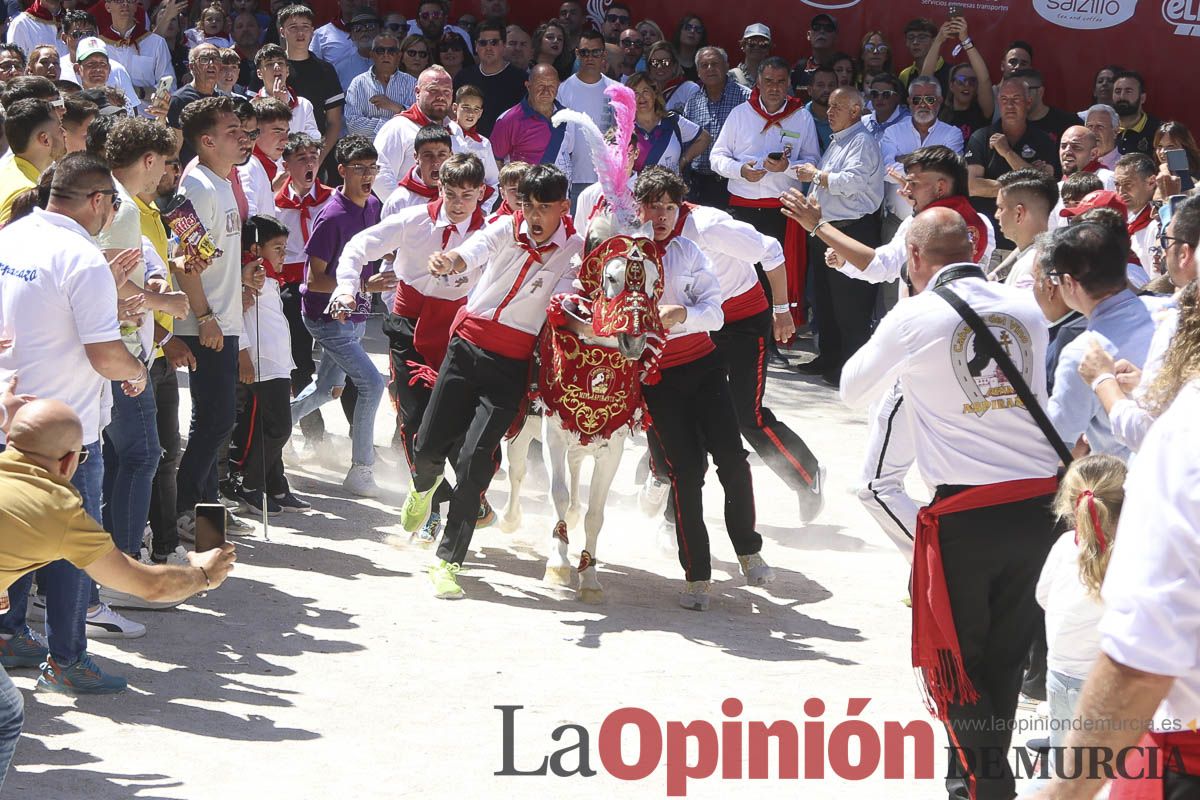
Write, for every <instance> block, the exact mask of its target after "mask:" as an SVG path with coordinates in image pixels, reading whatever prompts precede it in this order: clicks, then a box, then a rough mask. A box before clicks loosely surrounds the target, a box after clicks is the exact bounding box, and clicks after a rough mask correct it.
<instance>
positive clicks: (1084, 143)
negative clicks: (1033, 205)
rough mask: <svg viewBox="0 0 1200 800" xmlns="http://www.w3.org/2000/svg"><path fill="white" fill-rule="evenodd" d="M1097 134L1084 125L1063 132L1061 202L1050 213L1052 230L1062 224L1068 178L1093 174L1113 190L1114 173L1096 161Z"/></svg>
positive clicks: (1059, 187)
mask: <svg viewBox="0 0 1200 800" xmlns="http://www.w3.org/2000/svg"><path fill="white" fill-rule="evenodd" d="M1098 149H1099V148H1098V147H1097V146H1096V134H1094V133H1092V132H1091V131H1090V130H1088V129H1087V128H1085V127H1083V126H1082V125H1072V126H1071V127H1069V128H1067V129H1066V130H1065V131H1063V134H1062V138H1061V139H1060V140H1059V142H1058V163H1059V165H1060V166H1061V167H1062V180H1061V181H1059V182H1058V190H1059V201H1058V203H1057V204H1056V205H1055V206H1054V209H1053V210H1052V211H1051V212H1050V229H1051V230H1053V229H1054V228H1057V227H1058V226H1059V225H1060V224H1062V222H1061V217H1060V216H1059V213H1058V212H1060V211H1062V209H1063V201H1062V187H1063V184H1064V183H1066V181H1067V178H1069V177H1071V176H1072V175H1074V174H1076V173H1079V172H1091V173H1093V174H1094V175H1095V176H1096V177H1097V178H1099V179H1100V182H1101V183H1102V184H1103V188H1105V189H1109V190H1111V189H1113V188H1114V184H1113V180H1114V178H1113V172H1112V170H1110V169H1108V168H1107V167H1105V166H1103V165H1102V164H1101V163H1100V162H1099V161H1097V160H1096V156H1097V150H1098Z"/></svg>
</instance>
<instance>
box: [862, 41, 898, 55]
mask: <svg viewBox="0 0 1200 800" xmlns="http://www.w3.org/2000/svg"><path fill="white" fill-rule="evenodd" d="M891 49H892V48H890V47H888V46H887V45H886V44H871V43H870V42H868V43H867V44H864V45H863V52H864V53H886V52H888V51H889V50H891Z"/></svg>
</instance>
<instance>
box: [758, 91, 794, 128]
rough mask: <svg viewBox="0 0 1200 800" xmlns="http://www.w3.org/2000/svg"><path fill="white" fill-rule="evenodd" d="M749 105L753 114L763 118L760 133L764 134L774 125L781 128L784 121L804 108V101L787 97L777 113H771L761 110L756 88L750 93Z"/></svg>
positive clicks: (760, 100)
mask: <svg viewBox="0 0 1200 800" xmlns="http://www.w3.org/2000/svg"><path fill="white" fill-rule="evenodd" d="M749 103H750V107H751V108H752V109H754V113H756V114H758V115H759V116H760V117H762V118H763V120H765V121H766V124H765V125H763V129H762V133H766V132H767V131H769V130H771V128H773V127H774V126H776V125H779V126H780V127H783V121H784V120H785V119H787V118H788V117H790V116H791V115H792V114H795V113H796V111H797V110H799V109H801V108H803V107H804V101H803V100H801V99H800V98H799V97H788V98H787V99H785V100H784V101H783V106H782V107H780V109H779V110H778V111H776V112H774V113H771V112H769V111H767V110H766V109H765V108H763V106H762V98H761V97H760V96H759V94H758V87H755V88H754V90H753V91H752V92H750V100H749Z"/></svg>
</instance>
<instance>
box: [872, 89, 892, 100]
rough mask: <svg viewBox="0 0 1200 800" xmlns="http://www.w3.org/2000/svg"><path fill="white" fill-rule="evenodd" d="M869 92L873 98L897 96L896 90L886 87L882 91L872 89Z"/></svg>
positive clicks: (888, 98)
mask: <svg viewBox="0 0 1200 800" xmlns="http://www.w3.org/2000/svg"><path fill="white" fill-rule="evenodd" d="M868 94H869V95H870V97H871V99H872V100H891V99H892V98H893V97H895V96H896V92H895V90H893V89H884V90H882V91H880V90H879V89H872V90H871V91H870V92H868Z"/></svg>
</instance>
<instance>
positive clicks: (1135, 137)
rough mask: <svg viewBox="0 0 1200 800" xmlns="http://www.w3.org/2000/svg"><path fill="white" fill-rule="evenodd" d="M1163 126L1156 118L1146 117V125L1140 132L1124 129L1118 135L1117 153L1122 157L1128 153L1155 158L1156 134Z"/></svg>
mask: <svg viewBox="0 0 1200 800" xmlns="http://www.w3.org/2000/svg"><path fill="white" fill-rule="evenodd" d="M1160 125H1162V123H1161V122H1159V121H1158V120H1157V119H1155V118H1154V117H1152V116H1150V115H1149V114H1147V115H1146V124H1145V125H1143V126H1142V129H1141V130H1140V131H1135V130H1133V129H1132V128H1122V129H1121V130H1120V131H1119V132H1118V133H1117V151H1118V152H1119V153H1120V154H1121V155H1125V154H1126V153H1145V154H1146V155H1148V156H1150V157H1152V158H1153V157H1154V134H1155V132H1157V131H1158V127H1159V126H1160Z"/></svg>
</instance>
